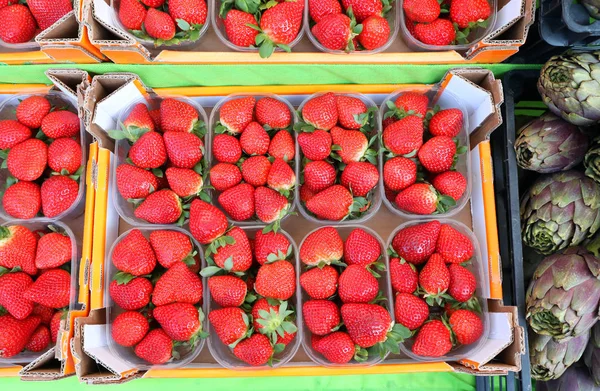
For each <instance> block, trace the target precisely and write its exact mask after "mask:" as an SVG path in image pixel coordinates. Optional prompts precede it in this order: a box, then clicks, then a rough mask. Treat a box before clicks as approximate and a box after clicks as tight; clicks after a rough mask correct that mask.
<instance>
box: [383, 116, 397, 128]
mask: <svg viewBox="0 0 600 391" xmlns="http://www.w3.org/2000/svg"><path fill="white" fill-rule="evenodd" d="M396 121H398V119H397V118H395V117H388V118H385V119H384V120H383V121H382V123H381V129H385V128H387V127H388V126H390V125H391V124H393V123H394V122H396Z"/></svg>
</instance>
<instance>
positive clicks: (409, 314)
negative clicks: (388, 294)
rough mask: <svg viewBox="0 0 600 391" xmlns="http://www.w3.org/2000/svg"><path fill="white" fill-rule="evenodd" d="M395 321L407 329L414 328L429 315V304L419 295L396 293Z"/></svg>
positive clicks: (419, 325)
mask: <svg viewBox="0 0 600 391" xmlns="http://www.w3.org/2000/svg"><path fill="white" fill-rule="evenodd" d="M394 314H395V317H396V322H398V323H400V324H401V325H403V326H404V327H406V328H408V329H409V330H416V329H418V328H419V327H421V325H422V324H423V323H425V321H426V320H427V318H428V317H429V306H428V305H427V303H426V302H425V301H424V300H423V299H420V298H419V297H417V296H415V295H413V294H410V293H398V294H397V295H396V303H395V305H394Z"/></svg>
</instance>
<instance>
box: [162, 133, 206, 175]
mask: <svg viewBox="0 0 600 391" xmlns="http://www.w3.org/2000/svg"><path fill="white" fill-rule="evenodd" d="M163 138H164V140H165V147H166V149H167V155H168V156H169V160H170V161H171V164H172V165H173V166H175V167H179V168H193V167H194V166H195V165H196V164H198V162H200V160H202V156H204V143H203V142H202V139H200V137H198V136H196V135H195V134H192V133H184V132H166V133H165V134H164V135H163Z"/></svg>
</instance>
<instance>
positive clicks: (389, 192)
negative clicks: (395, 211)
mask: <svg viewBox="0 0 600 391" xmlns="http://www.w3.org/2000/svg"><path fill="white" fill-rule="evenodd" d="M383 188H384V192H385V194H384V195H385V198H386V199H387V200H388V201H389V202H391V203H392V204H393V203H394V202H395V200H396V196H397V195H398V193H396V192H395V191H393V190H391V189H388V187H387V186H384V187H383Z"/></svg>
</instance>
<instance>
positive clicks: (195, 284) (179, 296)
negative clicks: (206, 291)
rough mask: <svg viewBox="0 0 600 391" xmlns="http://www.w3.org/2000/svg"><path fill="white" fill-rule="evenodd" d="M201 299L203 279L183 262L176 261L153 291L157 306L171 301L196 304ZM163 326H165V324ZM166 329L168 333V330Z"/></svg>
mask: <svg viewBox="0 0 600 391" xmlns="http://www.w3.org/2000/svg"><path fill="white" fill-rule="evenodd" d="M200 300H202V280H201V279H200V277H199V276H198V275H197V274H196V273H192V271H191V270H190V269H189V268H188V266H187V265H186V264H185V263H183V262H179V263H176V264H175V265H173V266H172V267H171V268H170V269H168V270H167V271H166V272H165V273H164V274H163V275H162V276H161V277H160V278H159V279H158V281H157V282H156V285H155V286H154V292H153V293H152V303H153V304H154V305H156V306H163V305H166V304H171V303H190V304H196V303H198V302H199V301H200ZM162 326H163V328H165V326H164V325H162ZM165 331H167V333H168V330H165ZM174 339H175V338H174Z"/></svg>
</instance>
